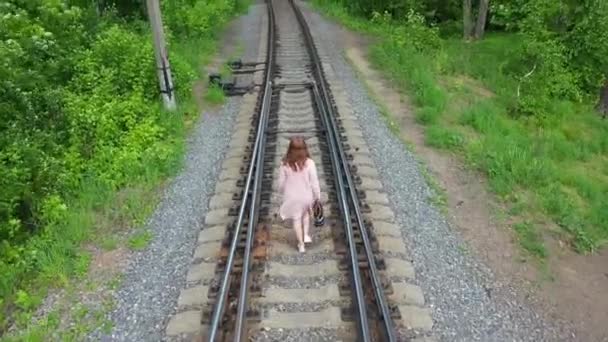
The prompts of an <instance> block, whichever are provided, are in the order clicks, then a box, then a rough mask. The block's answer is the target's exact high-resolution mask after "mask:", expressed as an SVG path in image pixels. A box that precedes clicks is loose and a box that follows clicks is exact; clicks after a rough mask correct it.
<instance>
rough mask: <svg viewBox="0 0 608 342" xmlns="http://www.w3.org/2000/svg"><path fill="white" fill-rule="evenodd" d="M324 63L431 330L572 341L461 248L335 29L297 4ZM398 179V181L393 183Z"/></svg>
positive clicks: (449, 337) (455, 337)
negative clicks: (387, 207) (357, 133)
mask: <svg viewBox="0 0 608 342" xmlns="http://www.w3.org/2000/svg"><path fill="white" fill-rule="evenodd" d="M300 6H302V8H303V10H304V13H305V17H306V19H307V21H308V22H309V26H310V28H311V31H312V34H313V36H314V39H315V41H316V44H317V48H318V49H319V54H320V56H321V57H322V59H323V60H324V63H329V64H330V65H332V67H333V69H334V74H335V75H336V77H339V79H340V81H341V82H342V85H343V87H344V90H345V91H346V93H347V94H348V97H349V99H350V101H351V104H352V107H353V108H354V111H355V115H356V116H357V118H358V120H359V124H360V126H361V128H362V130H363V133H364V136H365V139H366V141H367V143H368V146H369V149H370V151H371V152H372V156H373V159H374V162H375V163H376V167H377V169H378V171H379V173H380V176H381V178H382V181H383V185H384V188H385V190H386V191H387V193H388V195H389V199H390V202H391V205H392V207H393V209H394V211H395V213H396V219H397V222H398V223H399V224H400V226H401V227H402V236H403V238H404V239H405V241H406V243H407V246H408V247H409V250H410V254H411V255H410V256H411V258H412V259H413V262H414V265H415V269H416V277H417V283H418V285H419V286H421V288H422V290H423V291H424V295H425V298H426V300H427V303H428V305H429V307H431V309H432V310H433V319H434V322H435V325H434V328H433V332H434V335H435V336H436V337H437V338H439V339H440V340H443V341H484V342H485V341H566V340H567V341H571V340H572V339H573V337H574V335H573V333H572V330H571V327H569V326H567V325H565V324H558V323H557V322H549V321H546V320H544V319H543V318H542V317H541V316H540V315H539V314H537V313H536V312H535V311H534V310H533V309H532V308H531V307H529V306H527V305H526V304H525V303H522V302H521V301H520V300H518V299H517V296H516V294H515V290H514V289H511V288H509V287H508V286H507V285H505V284H499V283H498V282H497V281H496V280H495V278H494V277H493V275H492V272H491V270H489V269H488V268H487V267H485V266H484V265H483V264H482V263H481V262H479V261H478V260H475V259H474V257H472V256H470V255H467V254H465V253H464V252H463V250H462V247H461V246H463V245H465V243H464V241H462V239H460V237H459V236H458V234H457V233H456V232H455V231H454V230H452V229H450V227H449V223H448V222H447V221H446V219H445V218H444V217H443V215H442V214H441V213H440V211H439V210H438V209H437V208H435V207H434V206H433V205H431V204H430V203H429V197H430V196H432V195H433V192H432V190H431V189H430V188H429V186H428V185H427V183H426V181H425V178H424V176H423V172H422V169H423V166H422V165H420V164H419V162H417V160H416V158H415V156H414V155H413V154H412V153H411V152H410V151H408V150H407V149H406V147H405V146H404V144H402V143H401V142H400V141H399V139H398V138H397V137H396V136H394V135H393V134H392V133H391V132H390V130H389V129H388V127H387V126H386V124H385V122H384V120H383V118H382V116H381V114H380V111H379V109H378V107H377V106H376V105H375V104H374V102H373V101H372V100H371V99H370V97H369V95H368V94H367V91H366V89H365V87H364V85H363V84H362V83H361V82H360V81H359V80H358V79H357V77H356V74H355V72H354V71H353V69H352V67H351V66H350V65H349V64H348V63H347V61H346V60H345V58H344V56H343V55H342V54H343V50H342V49H339V48H336V47H340V46H343V38H342V37H341V35H340V29H339V28H337V26H336V25H335V24H333V23H331V22H329V21H328V20H326V19H325V18H323V17H321V16H320V15H319V14H317V13H313V12H310V11H309V10H308V7H309V6H307V5H306V4H302V3H300ZM396 180H397V181H396Z"/></svg>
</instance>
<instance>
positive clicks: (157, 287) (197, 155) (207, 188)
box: [89, 5, 265, 342]
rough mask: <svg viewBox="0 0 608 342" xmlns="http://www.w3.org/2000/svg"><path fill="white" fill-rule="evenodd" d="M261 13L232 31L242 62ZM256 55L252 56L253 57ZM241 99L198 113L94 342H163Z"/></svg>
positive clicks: (250, 52)
mask: <svg viewBox="0 0 608 342" xmlns="http://www.w3.org/2000/svg"><path fill="white" fill-rule="evenodd" d="M260 10H265V6H264V5H257V6H252V7H251V9H250V11H249V14H248V15H245V16H243V17H241V18H240V19H239V21H238V22H236V23H235V24H234V25H235V26H233V30H234V31H236V32H237V33H236V34H238V35H239V36H240V37H241V38H242V42H243V47H244V49H245V50H244V51H245V56H244V58H243V60H254V59H255V58H257V48H258V42H259V34H260V33H259V30H257V29H252V28H257V27H259V26H260V24H259V22H260V18H261V17H262V16H261V15H260ZM254 56H255V57H254ZM239 107H240V100H239V99H238V98H231V99H228V101H227V103H226V105H225V106H224V107H223V108H222V109H221V110H219V112H217V113H209V112H205V113H202V120H200V121H199V122H198V124H197V125H196V127H195V129H194V130H193V132H192V134H191V137H190V138H189V139H188V146H189V147H188V150H187V154H186V157H185V165H184V169H183V171H182V172H181V174H180V175H179V176H177V177H176V178H175V179H174V180H173V182H172V184H170V185H169V187H168V188H167V189H166V191H165V193H164V195H163V199H162V202H161V203H160V205H159V206H158V208H157V209H156V211H155V213H154V214H153V216H152V217H151V219H150V220H149V222H148V223H147V228H149V229H150V231H151V232H152V233H153V236H154V238H153V240H152V241H151V243H150V245H149V246H148V248H146V249H145V250H144V251H142V252H139V253H137V254H135V256H134V257H133V258H132V260H130V265H129V266H128V268H127V271H126V274H125V277H124V282H123V283H122V287H121V288H120V289H119V290H118V291H117V293H116V296H115V303H116V307H115V309H114V310H113V311H112V312H110V313H109V314H108V317H107V318H108V319H110V320H111V321H112V322H113V326H114V328H113V329H112V330H111V332H109V333H108V334H106V333H103V332H101V331H99V330H98V331H94V332H93V333H91V334H90V336H89V340H94V341H100V340H101V341H128V342H135V341H161V340H162V339H163V335H164V329H165V326H166V324H167V322H168V319H169V317H170V316H171V315H172V314H174V313H175V310H176V306H177V298H178V296H179V293H180V290H181V289H182V288H183V287H184V286H185V282H186V272H187V271H188V268H189V267H190V264H191V262H192V253H193V250H194V248H195V246H196V243H197V236H198V234H199V231H200V229H201V227H202V223H203V222H202V219H203V218H204V216H205V213H206V212H207V206H208V202H209V199H210V198H211V196H212V195H213V191H214V188H215V184H216V179H217V177H218V175H219V172H220V167H221V165H222V160H223V159H224V154H225V152H226V147H227V146H228V143H229V139H230V136H231V132H232V128H233V123H234V118H235V116H236V114H237V113H238V111H239Z"/></svg>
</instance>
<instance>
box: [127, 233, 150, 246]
mask: <svg viewBox="0 0 608 342" xmlns="http://www.w3.org/2000/svg"><path fill="white" fill-rule="evenodd" d="M150 240H152V234H151V233H150V232H149V231H147V230H146V231H141V232H137V233H136V234H134V235H133V236H132V237H131V238H130V239H129V247H130V248H131V249H134V250H141V249H144V248H146V246H148V243H149V242H150Z"/></svg>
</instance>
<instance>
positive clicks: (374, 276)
mask: <svg viewBox="0 0 608 342" xmlns="http://www.w3.org/2000/svg"><path fill="white" fill-rule="evenodd" d="M289 2H290V3H291V4H292V6H293V8H294V11H295V13H296V16H297V17H298V21H299V22H300V26H301V27H302V29H303V31H304V35H305V39H306V41H307V47H308V49H309V53H310V55H311V58H312V60H313V69H314V70H315V74H316V75H315V76H316V77H315V78H316V81H317V83H316V85H317V86H318V87H319V88H320V90H319V93H320V96H321V98H322V100H323V101H322V105H323V107H325V108H324V112H325V113H326V114H327V115H328V117H327V120H328V121H329V125H328V126H327V131H328V132H330V136H332V137H333V140H334V143H335V145H336V146H335V147H336V148H337V150H338V154H339V160H340V161H341V164H342V167H341V169H342V170H343V172H344V174H343V176H344V178H345V180H346V187H348V189H349V193H350V196H349V199H350V202H351V205H352V208H353V212H354V214H355V215H354V216H355V218H356V220H357V224H358V226H359V229H360V232H361V238H362V240H363V246H364V249H365V253H366V257H367V261H368V265H369V273H370V278H371V280H372V287H373V290H374V296H375V299H376V304H377V306H378V309H379V314H380V315H381V319H382V321H383V325H384V329H383V330H384V333H385V338H386V340H388V341H391V342H393V341H396V340H397V339H396V336H395V329H394V322H393V320H392V317H391V314H390V310H389V307H388V303H387V300H386V296H385V295H384V290H383V286H382V283H381V281H380V278H379V275H378V268H377V265H376V260H375V258H374V255H373V252H372V246H371V242H370V239H369V235H368V231H367V227H366V225H365V221H364V220H363V216H362V214H361V208H360V206H359V202H358V200H357V198H358V196H357V192H356V188H355V186H354V181H353V177H352V175H351V173H350V168H349V166H348V162H347V159H346V154H345V153H344V149H343V148H342V144H341V142H340V139H339V132H338V129H337V125H336V122H335V117H336V115H335V112H334V108H333V106H332V105H331V103H330V102H329V98H330V96H329V91H328V89H327V86H326V84H325V77H324V75H323V69H322V66H321V60H320V58H319V55H318V53H317V50H316V47H315V46H314V43H313V39H312V34H311V33H310V29H309V27H308V25H307V23H306V20H305V19H304V16H303V15H302V13H301V11H300V9H299V8H298V7H297V6H296V4H295V3H294V1H293V0H289ZM340 183H341V181H340ZM350 224H351V222H350V221H349V222H348V224H347V228H348V226H349V225H350ZM351 229H352V227H351ZM348 233H349V234H351V233H352V231H349V232H348ZM349 243H350V237H349ZM351 257H352V255H351ZM355 263H356V265H358V257H357V256H355V258H354V259H353V264H355ZM359 307H360V305H359ZM364 308H365V307H364ZM359 314H360V316H361V312H359Z"/></svg>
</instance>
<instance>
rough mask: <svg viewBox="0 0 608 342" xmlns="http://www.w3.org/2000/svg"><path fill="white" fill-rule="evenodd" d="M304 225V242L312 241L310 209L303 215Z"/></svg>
mask: <svg viewBox="0 0 608 342" xmlns="http://www.w3.org/2000/svg"><path fill="white" fill-rule="evenodd" d="M302 226H303V228H304V242H307V243H310V242H312V239H311V238H310V214H309V213H308V211H306V212H305V213H304V215H303V216H302Z"/></svg>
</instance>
